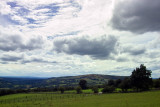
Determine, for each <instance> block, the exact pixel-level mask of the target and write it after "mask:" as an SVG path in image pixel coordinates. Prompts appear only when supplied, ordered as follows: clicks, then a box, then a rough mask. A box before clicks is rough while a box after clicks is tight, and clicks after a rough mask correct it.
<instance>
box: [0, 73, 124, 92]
mask: <svg viewBox="0 0 160 107" xmlns="http://www.w3.org/2000/svg"><path fill="white" fill-rule="evenodd" d="M124 78H125V76H113V75H99V74H89V75H80V76H66V77H52V78H34V77H32V78H31V77H28V78H27V77H24V78H20V77H0V88H11V89H25V88H36V87H59V86H73V87H74V86H77V85H78V83H79V81H80V80H81V79H85V80H86V81H87V84H88V86H92V85H102V84H104V83H106V82H107V81H108V80H109V79H113V80H116V79H124Z"/></svg>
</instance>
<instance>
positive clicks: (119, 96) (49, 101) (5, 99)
mask: <svg viewBox="0 0 160 107" xmlns="http://www.w3.org/2000/svg"><path fill="white" fill-rule="evenodd" d="M88 91H89V90H88ZM0 107H160V91H151V92H141V93H112V94H102V95H97V94H56V93H51V92H48V93H43V92H42V93H29V94H13V95H6V96H1V97H0Z"/></svg>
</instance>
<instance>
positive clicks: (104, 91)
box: [102, 86, 115, 93]
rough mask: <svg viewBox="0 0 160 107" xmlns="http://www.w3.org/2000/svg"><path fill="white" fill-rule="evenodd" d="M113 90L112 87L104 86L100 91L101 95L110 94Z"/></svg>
mask: <svg viewBox="0 0 160 107" xmlns="http://www.w3.org/2000/svg"><path fill="white" fill-rule="evenodd" d="M114 90H115V87H113V86H105V87H104V89H103V90H102V92H103V93H112V92H113V91H114Z"/></svg>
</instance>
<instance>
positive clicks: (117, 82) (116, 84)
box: [115, 79, 122, 88]
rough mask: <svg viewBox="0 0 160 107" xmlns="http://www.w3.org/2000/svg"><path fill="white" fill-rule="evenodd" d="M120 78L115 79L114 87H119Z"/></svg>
mask: <svg viewBox="0 0 160 107" xmlns="http://www.w3.org/2000/svg"><path fill="white" fill-rule="evenodd" d="M121 82H122V80H121V79H117V80H116V81H115V87H117V88H119V87H120V84H121Z"/></svg>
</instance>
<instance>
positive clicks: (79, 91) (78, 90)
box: [76, 86, 82, 94]
mask: <svg viewBox="0 0 160 107" xmlns="http://www.w3.org/2000/svg"><path fill="white" fill-rule="evenodd" d="M76 92H77V94H81V93H82V88H81V87H80V86H78V87H76Z"/></svg>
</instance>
